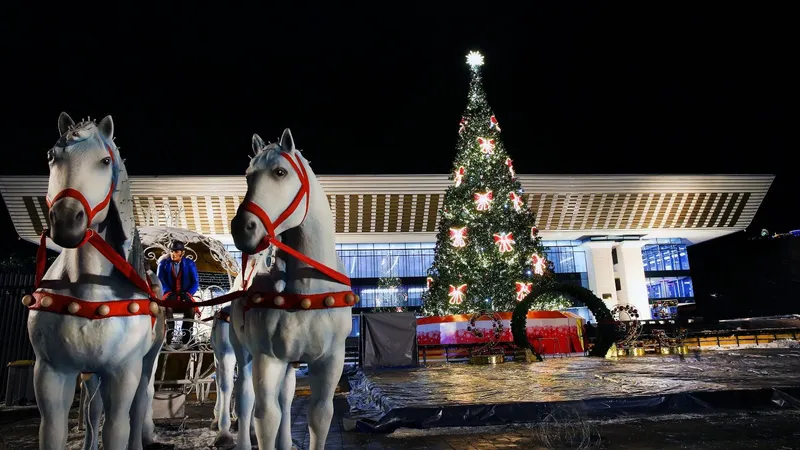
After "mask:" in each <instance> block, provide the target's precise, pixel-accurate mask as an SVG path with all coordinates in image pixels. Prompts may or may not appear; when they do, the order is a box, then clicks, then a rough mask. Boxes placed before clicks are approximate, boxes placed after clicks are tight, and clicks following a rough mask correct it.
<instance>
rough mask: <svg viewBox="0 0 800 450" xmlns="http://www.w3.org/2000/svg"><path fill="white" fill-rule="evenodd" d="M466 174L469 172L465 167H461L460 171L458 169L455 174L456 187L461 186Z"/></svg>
mask: <svg viewBox="0 0 800 450" xmlns="http://www.w3.org/2000/svg"><path fill="white" fill-rule="evenodd" d="M466 172H467V171H466V170H465V169H464V166H461V167H459V168H458V169H456V171H455V174H454V176H455V182H456V187H459V186H461V183H462V182H463V181H464V174H465V173H466Z"/></svg>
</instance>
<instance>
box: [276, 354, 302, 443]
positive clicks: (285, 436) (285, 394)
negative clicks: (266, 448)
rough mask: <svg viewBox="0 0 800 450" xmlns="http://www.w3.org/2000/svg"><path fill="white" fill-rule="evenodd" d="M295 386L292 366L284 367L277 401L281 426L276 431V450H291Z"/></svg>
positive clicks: (295, 380)
mask: <svg viewBox="0 0 800 450" xmlns="http://www.w3.org/2000/svg"><path fill="white" fill-rule="evenodd" d="M296 385H297V379H296V373H295V370H294V366H292V365H291V364H288V365H287V366H286V374H285V375H284V377H283V389H281V394H280V397H279V399H278V401H279V403H280V405H281V425H280V429H279V431H278V445H277V449H278V450H291V449H292V400H294V390H295V387H296Z"/></svg>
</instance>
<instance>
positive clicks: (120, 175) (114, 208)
mask: <svg viewBox="0 0 800 450" xmlns="http://www.w3.org/2000/svg"><path fill="white" fill-rule="evenodd" d="M96 133H97V136H98V137H99V138H100V141H101V142H102V143H103V145H106V146H107V147H108V148H109V149H110V150H111V153H112V155H113V159H114V166H115V167H114V172H113V175H112V176H113V178H114V179H115V180H116V182H115V188H114V193H113V194H112V195H111V202H109V205H108V216H107V218H106V225H105V226H106V236H107V240H108V241H109V243H110V244H112V245H114V246H115V250H116V251H117V252H118V253H119V254H120V255H121V256H122V257H123V258H125V260H126V261H128V264H130V265H131V267H133V268H134V270H136V273H138V274H139V276H140V277H142V278H145V277H147V268H146V265H145V259H144V249H143V248H142V240H141V238H140V237H139V230H138V229H137V228H136V218H135V217H134V215H133V194H131V187H130V181H129V179H128V171H127V169H126V168H125V161H124V160H123V159H122V155H121V154H120V152H119V148H118V147H117V146H116V144H114V142H113V141H111V142H109V141H106V140H105V139H103V137H102V136H101V135H100V133H99V131H97V132H96Z"/></svg>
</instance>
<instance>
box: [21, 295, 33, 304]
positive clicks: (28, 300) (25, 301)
mask: <svg viewBox="0 0 800 450" xmlns="http://www.w3.org/2000/svg"><path fill="white" fill-rule="evenodd" d="M32 303H33V296H31V295H26V296H24V297H22V304H23V305H25V306H31V304H32Z"/></svg>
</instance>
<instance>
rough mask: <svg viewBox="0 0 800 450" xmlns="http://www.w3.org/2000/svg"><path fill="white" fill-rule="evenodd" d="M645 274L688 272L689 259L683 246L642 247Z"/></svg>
mask: <svg viewBox="0 0 800 450" xmlns="http://www.w3.org/2000/svg"><path fill="white" fill-rule="evenodd" d="M642 264H643V265H644V270H645V272H654V271H666V270H689V257H688V255H687V253H686V246H685V245H683V244H648V245H645V246H644V247H642Z"/></svg>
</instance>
